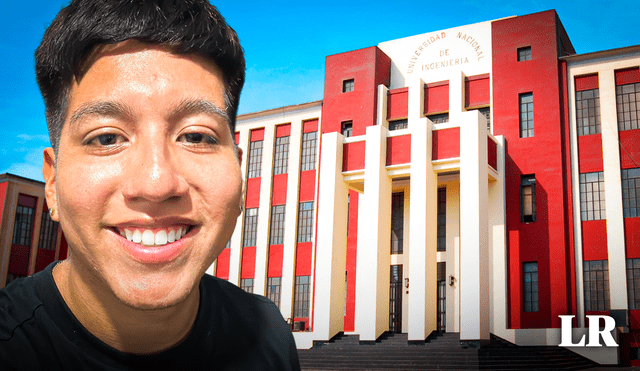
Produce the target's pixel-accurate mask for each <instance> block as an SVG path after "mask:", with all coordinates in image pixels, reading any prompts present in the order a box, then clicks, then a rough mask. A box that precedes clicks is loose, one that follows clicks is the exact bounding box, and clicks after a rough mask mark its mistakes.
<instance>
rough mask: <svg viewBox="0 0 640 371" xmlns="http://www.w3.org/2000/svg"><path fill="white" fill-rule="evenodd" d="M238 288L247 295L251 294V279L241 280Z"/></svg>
mask: <svg viewBox="0 0 640 371" xmlns="http://www.w3.org/2000/svg"><path fill="white" fill-rule="evenodd" d="M240 288H241V289H243V290H244V291H246V292H248V293H253V278H243V279H241V280H240Z"/></svg>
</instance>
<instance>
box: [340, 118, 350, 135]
mask: <svg viewBox="0 0 640 371" xmlns="http://www.w3.org/2000/svg"><path fill="white" fill-rule="evenodd" d="M340 126H341V128H340V132H341V133H342V135H344V137H345V138H349V137H350V136H351V135H353V121H344V122H343V123H342V124H340Z"/></svg>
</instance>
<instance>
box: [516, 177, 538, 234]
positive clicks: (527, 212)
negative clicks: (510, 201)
mask: <svg viewBox="0 0 640 371" xmlns="http://www.w3.org/2000/svg"><path fill="white" fill-rule="evenodd" d="M520 213H521V214H520V221H521V222H522V223H529V222H535V221H536V178H535V176H533V175H523V176H522V179H521V184H520Z"/></svg>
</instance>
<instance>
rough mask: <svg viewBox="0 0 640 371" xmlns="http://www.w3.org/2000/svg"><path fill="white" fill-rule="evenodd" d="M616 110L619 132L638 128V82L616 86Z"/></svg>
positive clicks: (639, 91) (639, 105) (639, 98)
mask: <svg viewBox="0 0 640 371" xmlns="http://www.w3.org/2000/svg"><path fill="white" fill-rule="evenodd" d="M616 110H617V113H618V130H619V131H623V130H632V129H639V128H640V124H639V123H638V122H639V121H640V82H637V83H635V84H626V85H618V86H616Z"/></svg>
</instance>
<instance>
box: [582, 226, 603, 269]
mask: <svg viewBox="0 0 640 371" xmlns="http://www.w3.org/2000/svg"><path fill="white" fill-rule="evenodd" d="M582 256H583V258H584V260H585V261H592V260H608V259H609V253H608V250H607V221H606V220H587V221H583V222H582Z"/></svg>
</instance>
